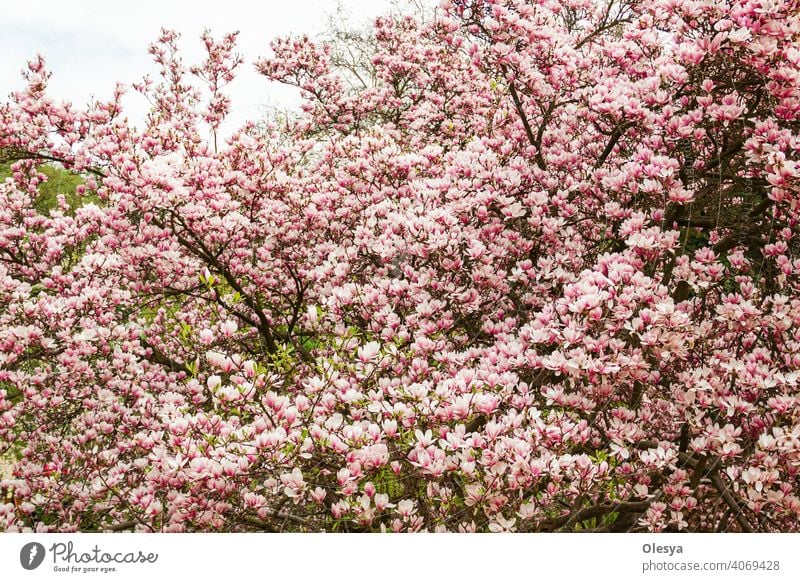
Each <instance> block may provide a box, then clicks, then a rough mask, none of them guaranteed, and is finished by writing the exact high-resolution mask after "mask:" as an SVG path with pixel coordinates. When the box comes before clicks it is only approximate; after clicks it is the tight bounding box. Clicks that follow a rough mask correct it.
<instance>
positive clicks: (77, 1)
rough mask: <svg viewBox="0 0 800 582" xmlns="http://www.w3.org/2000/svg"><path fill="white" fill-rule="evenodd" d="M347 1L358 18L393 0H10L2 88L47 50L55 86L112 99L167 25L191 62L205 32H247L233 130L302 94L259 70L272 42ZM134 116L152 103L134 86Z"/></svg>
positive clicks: (142, 68) (312, 26)
mask: <svg viewBox="0 0 800 582" xmlns="http://www.w3.org/2000/svg"><path fill="white" fill-rule="evenodd" d="M337 5H341V6H342V7H343V9H344V10H345V11H346V13H348V14H350V15H351V16H350V18H351V20H352V22H353V23H354V24H358V23H361V24H366V23H369V22H370V21H371V20H372V19H373V18H374V17H375V16H378V15H380V14H382V13H385V12H386V11H387V10H388V7H389V0H281V1H279V0H261V1H253V0H249V1H242V0H214V1H208V0H193V1H191V2H188V1H186V0H180V1H173V0H133V1H124V2H117V1H114V0H21V1H15V2H3V9H2V17H1V18H0V54H1V55H2V56H0V93H2V94H3V98H4V97H5V95H7V94H8V93H9V92H10V91H12V90H14V89H17V88H19V87H21V86H22V81H21V77H20V70H21V69H22V68H23V67H24V65H25V63H26V61H27V60H29V59H30V58H31V57H33V56H34V55H36V54H37V53H40V54H42V55H44V57H45V59H46V60H47V67H48V69H49V70H50V71H51V72H52V73H53V76H52V78H51V83H50V89H51V91H50V93H51V94H52V95H53V96H55V97H59V98H64V99H68V100H70V101H72V102H73V103H74V104H75V105H82V104H85V103H86V102H87V101H88V100H90V99H91V98H92V96H94V97H97V98H100V99H106V98H108V97H109V96H110V95H111V92H112V90H113V87H114V83H115V82H116V81H120V82H123V83H125V84H126V85H128V86H130V84H131V83H133V82H136V81H138V80H140V79H141V77H142V76H143V75H145V74H148V73H149V74H152V73H153V72H154V71H155V69H154V65H153V64H152V61H151V60H150V55H148V54H147V46H148V44H150V43H151V42H152V41H153V40H155V38H156V37H157V35H158V31H159V29H160V28H161V27H165V28H171V29H173V30H177V31H178V32H180V33H181V35H182V37H181V48H182V49H185V53H184V62H195V61H197V60H199V59H200V58H201V56H202V45H201V43H200V41H199V36H200V33H201V32H202V31H203V29H205V28H208V29H210V30H211V31H212V33H214V34H215V35H221V34H223V33H225V32H230V31H234V30H238V31H240V34H239V52H240V53H241V54H243V55H244V57H245V59H246V62H245V64H244V65H243V66H242V67H241V68H240V69H239V75H238V77H237V80H236V81H235V82H234V83H233V84H232V85H231V88H230V90H229V94H230V95H231V98H232V99H233V111H232V115H231V119H230V121H229V122H228V123H227V125H228V129H230V127H231V126H233V125H238V124H239V123H240V122H241V121H243V120H244V119H248V118H253V117H258V116H260V112H261V111H262V109H261V108H262V107H263V106H265V105H266V106H286V105H290V104H292V103H296V96H295V94H294V93H293V92H291V91H289V90H288V89H285V88H282V87H280V86H277V85H276V84H270V83H269V82H268V81H267V80H266V79H265V78H264V77H262V76H260V75H258V74H257V73H256V72H255V71H254V69H253V61H254V60H255V59H256V58H257V57H259V56H262V55H265V54H267V52H268V45H269V41H270V40H271V39H272V38H274V37H275V36H280V35H285V34H292V33H296V34H302V33H308V34H311V35H313V34H317V33H319V32H320V31H322V30H323V29H324V28H325V24H326V22H327V18H328V16H329V15H330V14H332V13H334V12H335V11H336V8H337ZM126 107H128V108H129V114H130V115H131V117H132V118H136V116H137V115H139V116H140V115H141V114H142V113H143V111H144V107H145V105H144V103H143V100H142V102H140V101H137V98H136V97H135V96H132V95H130V94H129V96H128V98H127V102H126Z"/></svg>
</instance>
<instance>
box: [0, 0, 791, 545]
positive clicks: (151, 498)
mask: <svg viewBox="0 0 800 582" xmlns="http://www.w3.org/2000/svg"><path fill="white" fill-rule="evenodd" d="M203 41H204V44H205V47H206V49H207V58H206V60H205V61H204V62H202V63H200V64H197V65H195V66H187V65H184V64H183V62H182V60H181V56H180V51H179V50H178V44H177V43H178V36H177V34H176V33H174V32H170V31H164V32H163V33H162V34H161V36H160V38H159V39H157V41H156V42H155V43H154V44H153V45H152V47H151V48H150V53H151V55H152V56H153V58H154V60H155V62H156V63H157V64H158V66H159V67H160V70H161V74H160V76H159V77H158V78H156V79H155V80H153V79H145V80H144V81H143V82H142V83H140V84H137V85H136V86H135V87H134V89H135V90H137V91H139V92H141V93H143V94H144V95H145V96H147V97H148V99H149V100H150V102H151V104H152V107H151V110H150V112H149V114H148V116H147V119H146V120H145V122H144V123H143V124H139V125H136V124H134V123H132V122H130V121H129V120H128V119H127V118H126V117H125V115H124V112H123V107H122V98H123V95H124V91H125V89H124V88H123V87H121V86H118V87H117V88H115V89H114V90H113V93H112V95H111V97H110V98H109V99H108V100H107V101H98V102H95V103H93V104H90V105H89V106H87V107H86V108H82V109H81V108H76V107H73V106H72V105H70V104H67V103H63V102H60V101H58V100H57V99H55V98H54V97H52V96H50V95H49V93H48V92H47V82H48V79H49V73H48V72H47V70H46V68H45V63H44V60H43V58H41V57H40V58H36V59H34V60H32V61H31V62H30V63H29V64H28V67H27V69H26V72H25V86H24V88H22V89H21V90H18V91H16V92H14V93H12V94H11V95H10V96H9V98H8V99H7V100H6V101H4V102H3V103H2V104H0V158H1V159H2V161H3V162H5V163H7V164H8V167H9V170H10V175H9V177H8V178H6V179H5V180H4V182H3V183H2V184H0V453H2V454H5V455H6V456H7V457H10V458H13V463H14V464H13V471H12V474H11V476H10V477H9V478H7V479H5V480H3V481H2V483H1V484H0V487H2V488H3V491H4V496H5V497H4V498H3V499H0V529H3V530H6V531H31V530H33V531H77V530H80V531H119V530H131V529H133V530H137V531H170V532H183V531H349V532H352V531H395V532H405V531H409V532H414V531H462V532H474V531H495V532H500V531H523V532H524V531H529V532H530V531H578V530H580V531H653V532H658V531H797V530H798V517H799V516H800V406H798V405H799V404H800V402H799V401H798V400H799V399H800V387H799V386H798V382H800V332H798V330H800V247H799V246H798V224H799V223H798V221H800V208H798V198H800V165H799V164H800V158H799V157H798V153H797V152H798V151H800V10H798V7H797V3H796V2H795V1H794V0H703V1H699V0H609V1H607V2H594V1H592V0H569V1H566V2H564V1H562V0H540V1H538V2H529V1H527V0H445V1H444V2H443V3H442V4H441V6H440V7H439V8H438V9H436V10H435V11H432V12H430V13H429V14H428V15H427V16H425V17H422V16H419V17H410V16H395V17H384V18H380V19H378V20H377V21H376V22H375V23H374V29H373V30H372V35H371V42H372V44H371V46H372V49H373V54H371V55H370V58H369V59H367V60H365V62H363V63H360V64H359V66H358V67H357V68H353V67H351V68H350V69H349V70H345V69H343V68H342V66H341V64H340V63H339V62H338V60H337V59H336V58H335V56H336V47H335V46H333V45H332V44H330V43H326V42H315V41H313V40H311V39H309V38H308V37H301V38H283V39H278V40H276V41H274V42H273V43H272V45H271V53H270V55H269V56H267V57H265V58H262V59H260V60H258V61H257V62H256V67H257V68H258V70H259V71H260V72H261V73H263V74H264V75H265V76H266V77H267V78H268V79H270V80H272V81H278V82H281V83H286V84H290V85H293V86H295V87H297V88H299V90H300V91H301V92H302V94H303V97H304V105H303V110H302V113H301V114H300V115H299V116H297V117H288V118H286V119H281V120H271V121H265V122H260V123H257V122H252V123H248V124H246V125H245V126H244V127H241V128H239V129H238V130H236V131H235V132H233V133H232V134H231V135H230V137H228V138H227V139H226V140H223V139H221V138H219V137H218V134H219V131H220V127H221V125H222V123H223V122H224V120H225V118H226V115H227V113H228V111H229V110H230V107H231V105H230V103H229V100H228V98H227V97H226V95H225V86H226V85H227V83H229V82H230V81H231V80H232V79H233V77H234V74H235V70H236V69H237V67H238V66H240V65H241V64H242V63H243V59H242V58H241V57H240V56H239V55H237V54H236V53H235V41H236V36H235V35H227V36H225V37H223V38H222V39H220V40H215V39H214V38H213V37H212V36H211V35H208V34H207V35H204V37H203ZM354 76H358V77H359V78H360V79H361V83H360V84H359V83H355V84H354V83H353V82H352V80H353V77H354ZM42 164H52V165H56V166H58V167H60V168H62V170H63V171H67V172H71V173H74V174H76V175H79V176H81V177H82V181H83V183H82V184H81V186H79V187H78V191H77V192H76V194H77V196H78V198H77V199H76V201H73V202H70V201H68V200H67V198H66V197H60V198H59V200H58V204H57V207H56V208H53V209H50V210H48V211H46V212H45V211H41V210H40V209H38V207H37V205H36V202H37V199H38V197H39V195H40V188H41V185H42V183H43V181H45V180H46V179H47V176H46V175H45V174H43V173H42V171H41V165H42ZM6 494H7V496H6Z"/></svg>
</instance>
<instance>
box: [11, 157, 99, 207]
mask: <svg viewBox="0 0 800 582" xmlns="http://www.w3.org/2000/svg"><path fill="white" fill-rule="evenodd" d="M36 170H37V171H38V172H40V173H41V174H44V175H45V176H47V181H46V182H44V183H42V184H41V185H40V186H39V195H38V196H37V198H36V200H34V202H33V207H34V209H35V210H36V211H37V212H38V213H39V214H46V215H47V214H50V212H51V211H52V210H54V209H56V208H58V195H59V194H63V195H64V197H65V198H66V201H67V204H68V205H69V208H70V210H71V211H74V210H75V209H76V208H79V207H80V206H82V205H84V204H86V203H87V202H98V201H99V198H98V197H97V195H96V194H94V193H89V192H87V193H86V194H84V195H82V196H81V195H79V194H78V193H77V188H78V186H80V185H81V184H83V183H84V180H83V178H82V177H81V176H80V175H79V174H76V173H74V172H70V171H68V170H65V169H63V168H61V167H59V166H57V165H55V164H41V165H40V166H37V168H36ZM11 175H12V171H11V164H9V163H4V164H0V182H2V181H4V180H5V179H6V178H9V177H11Z"/></svg>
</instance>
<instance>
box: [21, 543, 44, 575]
mask: <svg viewBox="0 0 800 582" xmlns="http://www.w3.org/2000/svg"><path fill="white" fill-rule="evenodd" d="M42 562H44V546H43V545H42V544H40V543H38V542H31V543H29V544H25V545H24V546H22V549H21V550H20V551H19V563H20V564H22V567H23V568H25V569H26V570H35V569H36V568H38V567H39V566H41V565H42Z"/></svg>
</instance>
